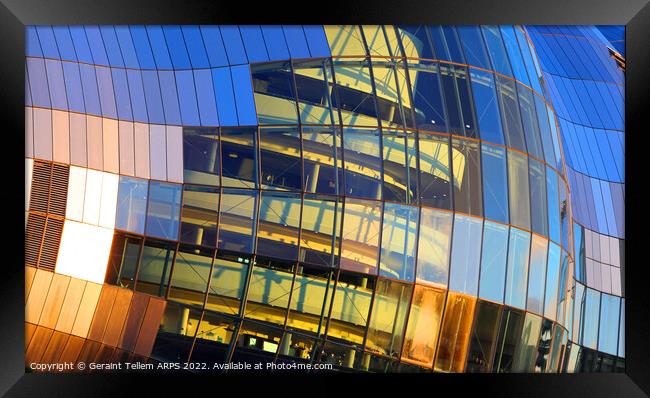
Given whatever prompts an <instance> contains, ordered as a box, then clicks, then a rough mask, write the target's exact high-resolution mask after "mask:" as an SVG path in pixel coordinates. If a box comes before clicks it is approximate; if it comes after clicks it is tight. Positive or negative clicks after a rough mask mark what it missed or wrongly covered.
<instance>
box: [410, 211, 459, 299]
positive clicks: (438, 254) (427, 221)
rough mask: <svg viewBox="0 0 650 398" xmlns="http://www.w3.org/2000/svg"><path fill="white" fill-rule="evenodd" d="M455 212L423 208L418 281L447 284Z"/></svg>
mask: <svg viewBox="0 0 650 398" xmlns="http://www.w3.org/2000/svg"><path fill="white" fill-rule="evenodd" d="M452 217H453V214H452V213H449V212H442V211H436V210H433V209H428V208H426V207H423V208H421V217H420V226H419V236H418V238H419V241H418V265H417V276H416V278H417V279H416V280H417V282H418V283H426V284H433V285H438V286H444V287H446V286H447V278H448V275H449V243H450V238H451V224H452Z"/></svg>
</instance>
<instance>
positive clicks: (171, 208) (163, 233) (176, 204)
mask: <svg viewBox="0 0 650 398" xmlns="http://www.w3.org/2000/svg"><path fill="white" fill-rule="evenodd" d="M181 187H182V185H180V184H170V183H165V182H159V181H151V182H150V184H149V204H148V206H147V227H146V234H147V236H153V237H157V238H163V239H169V240H176V239H177V238H178V226H179V220H180V213H181V191H182V190H181Z"/></svg>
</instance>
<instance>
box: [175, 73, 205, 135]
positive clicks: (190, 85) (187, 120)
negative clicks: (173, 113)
mask: <svg viewBox="0 0 650 398" xmlns="http://www.w3.org/2000/svg"><path fill="white" fill-rule="evenodd" d="M176 84H177V85H178V102H179V104H180V108H181V116H182V120H183V125H185V126H199V125H200V124H201V122H200V121H199V109H198V104H197V99H196V91H195V90H194V74H193V73H192V71H191V70H184V71H177V72H176Z"/></svg>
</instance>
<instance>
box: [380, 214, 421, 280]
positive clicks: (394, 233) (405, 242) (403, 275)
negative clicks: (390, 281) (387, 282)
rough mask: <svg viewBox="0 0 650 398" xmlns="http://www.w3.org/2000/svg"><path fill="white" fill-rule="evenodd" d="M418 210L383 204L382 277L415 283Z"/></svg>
mask: <svg viewBox="0 0 650 398" xmlns="http://www.w3.org/2000/svg"><path fill="white" fill-rule="evenodd" d="M419 213H420V212H419V209H418V208H417V207H411V206H404V205H398V204H395V203H385V204H384V219H383V227H382V235H381V253H380V259H381V260H380V264H379V275H381V276H386V277H390V278H396V279H401V280H407V281H413V280H414V278H415V250H416V243H417V242H416V237H417V232H418V231H417V226H418V216H419Z"/></svg>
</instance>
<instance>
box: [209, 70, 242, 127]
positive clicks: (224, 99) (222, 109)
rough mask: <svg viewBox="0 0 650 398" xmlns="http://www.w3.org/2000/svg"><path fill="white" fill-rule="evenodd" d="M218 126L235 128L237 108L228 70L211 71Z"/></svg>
mask: <svg viewBox="0 0 650 398" xmlns="http://www.w3.org/2000/svg"><path fill="white" fill-rule="evenodd" d="M212 80H213V81H214V90H215V94H216V99H217V111H218V113H219V125H220V126H237V125H238V123H237V107H236V105H235V97H234V92H233V87H232V79H231V76H230V68H217V69H213V70H212Z"/></svg>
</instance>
